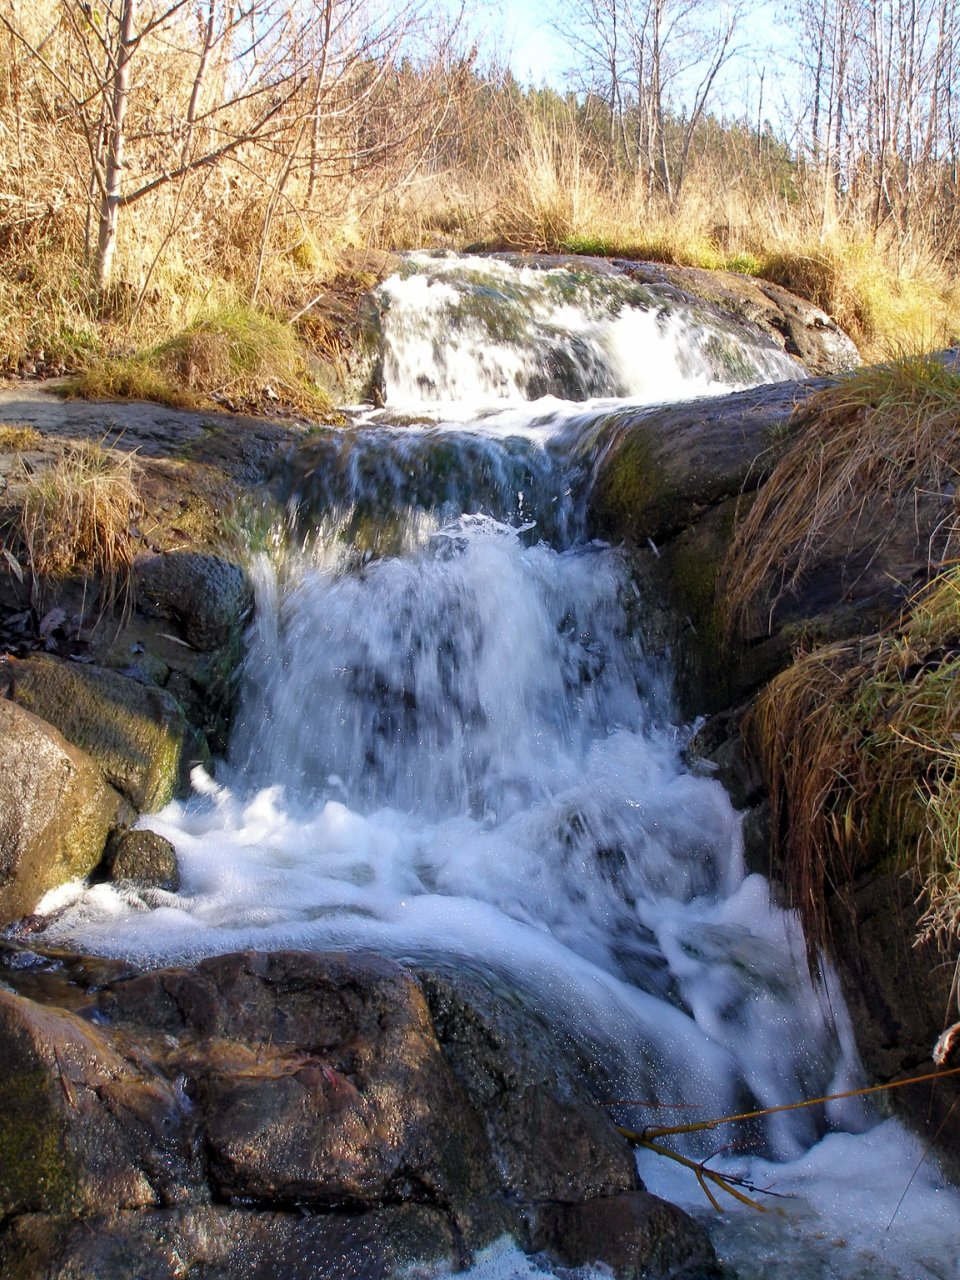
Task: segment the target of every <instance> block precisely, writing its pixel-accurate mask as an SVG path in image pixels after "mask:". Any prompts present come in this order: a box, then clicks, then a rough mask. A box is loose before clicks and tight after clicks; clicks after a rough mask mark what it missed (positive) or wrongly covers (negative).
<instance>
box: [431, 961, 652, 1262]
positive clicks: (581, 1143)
mask: <svg viewBox="0 0 960 1280" xmlns="http://www.w3.org/2000/svg"><path fill="white" fill-rule="evenodd" d="M420 979H421V982H422V983H423V986H424V990H425V992H426V995H427V1000H428V1002H429V1005H430V1009H431V1013H432V1015H433V1019H434V1024H435V1026H436V1029H437V1035H438V1037H439V1039H440V1043H441V1044H442V1045H443V1049H444V1052H445V1054H446V1056H447V1058H448V1059H449V1061H450V1064H451V1066H452V1067H453V1070H454V1072H455V1073H456V1075H457V1077H458V1078H459V1079H460V1081H461V1083H462V1084H463V1085H464V1087H465V1088H466V1090H467V1092H468V1093H469V1095H470V1097H471V1098H473V1099H474V1100H475V1101H476V1102H477V1104H478V1107H479V1112H480V1115H481V1116H482V1118H483V1124H484V1128H485V1129H486V1132H487V1136H488V1139H489V1141H490V1145H491V1147H492V1149H493V1150H494V1151H495V1152H496V1153H497V1163H498V1167H499V1171H500V1176H501V1178H502V1179H503V1181H504V1184H505V1185H506V1186H507V1188H508V1189H509V1190H510V1192H511V1193H512V1194H513V1195H515V1196H521V1197H523V1198H524V1199H528V1200H534V1201H558V1202H562V1203H571V1202H573V1203H576V1202H579V1201H582V1200H588V1199H592V1198H593V1197H596V1196H609V1195H613V1194H616V1193H617V1192H620V1191H632V1190H635V1189H637V1188H639V1186H640V1181H639V1178H638V1176H637V1170H636V1163H635V1161H634V1159H633V1155H632V1153H631V1152H630V1150H629V1149H628V1147H627V1146H626V1144H625V1143H624V1142H623V1141H622V1139H621V1138H620V1136H619V1135H618V1134H617V1133H616V1131H615V1130H614V1128H613V1127H612V1125H611V1124H610V1123H609V1121H608V1120H607V1118H606V1116H605V1115H604V1113H603V1112H602V1111H601V1110H600V1108H598V1107H597V1106H596V1105H595V1104H594V1103H593V1101H592V1099H591V1097H590V1094H589V1091H588V1088H587V1080H586V1074H585V1067H584V1066H581V1068H580V1069H579V1070H578V1068H577V1065H576V1064H577V1051H576V1049H575V1047H574V1046H572V1045H566V1046H564V1048H565V1050H566V1051H565V1052H558V1046H557V1041H556V1033H555V1032H552V1031H551V1030H550V1028H548V1027H547V1026H546V1025H545V1024H544V1023H543V1022H542V1021H541V1020H540V1018H539V1017H538V1015H537V1014H536V1013H535V1012H534V1011H533V1010H531V1009H529V1008H526V1007H525V1006H524V1004H523V1003H522V1001H521V1000H520V999H519V998H518V997H517V996H516V995H514V994H513V993H510V992H508V991H504V990H500V991H497V990H496V989H495V987H494V986H493V984H492V979H489V978H487V977H485V976H482V975H479V974H472V973H470V972H467V971H462V970H458V971H456V972H451V971H449V970H422V971H421V972H420ZM598 1256H599V1255H598Z"/></svg>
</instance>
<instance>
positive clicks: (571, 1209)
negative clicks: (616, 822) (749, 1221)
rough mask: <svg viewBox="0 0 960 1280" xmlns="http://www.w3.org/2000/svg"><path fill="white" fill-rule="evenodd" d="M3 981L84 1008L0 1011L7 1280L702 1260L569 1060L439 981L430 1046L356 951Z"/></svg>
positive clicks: (661, 1264)
mask: <svg viewBox="0 0 960 1280" xmlns="http://www.w3.org/2000/svg"><path fill="white" fill-rule="evenodd" d="M6 960H7V961H8V963H7V964H6V965H5V967H4V975H5V977H6V978H8V979H9V980H10V982H11V984H18V983H20V984H25V985H26V986H27V987H29V989H30V990H32V991H33V992H34V993H35V994H39V993H41V992H44V993H45V998H48V999H59V1000H61V1001H62V1000H63V999H64V998H65V991H66V989H67V988H68V987H69V986H70V984H71V983H73V984H75V983H76V982H78V981H79V982H83V983H87V984H89V983H91V982H95V983H97V985H98V988H99V989H98V990H96V991H94V992H90V993H87V994H86V1003H85V1004H82V1003H81V1004H80V1007H79V1009H78V1011H77V1012H75V1013H74V1012H69V1011H67V1010H66V1009H64V1008H63V1007H45V1006H43V1005H41V1004H39V1003H37V1002H36V1001H35V1000H34V999H28V998H26V997H25V996H24V995H20V994H15V993H14V992H12V991H7V992H2V991H0V1038H3V1040H4V1041H5V1042H9V1043H10V1044H11V1045H12V1046H13V1049H12V1051H11V1054H10V1055H8V1057H7V1064H8V1070H7V1073H6V1076H5V1079H4V1081H3V1082H0V1110H2V1111H3V1114H2V1115H0V1212H2V1213H5V1214H6V1221H5V1222H4V1224H3V1226H2V1228H0V1272H2V1274H4V1275H10V1276H12V1277H17V1276H28V1275H29V1276H30V1277H31V1278H33V1277H42V1276H50V1277H54V1276H56V1277H61V1276H64V1275H67V1274H70V1275H74V1276H77V1277H80V1276H89V1277H94V1276H97V1277H100V1276H102V1277H112V1276H114V1275H125V1274H129V1271H128V1270H124V1267H125V1266H126V1265H127V1264H126V1263H124V1261H123V1259H124V1258H126V1259H127V1260H129V1258H130V1256H131V1252H132V1254H133V1255H135V1256H136V1258H137V1268H138V1270H137V1274H138V1276H144V1277H154V1276H156V1277H168V1276H169V1277H171V1280H172V1277H174V1276H179V1275H183V1274H185V1269H186V1270H190V1269H191V1268H196V1270H197V1273H198V1274H199V1273H200V1271H202V1272H203V1274H205V1275H216V1276H218V1277H220V1278H221V1280H233V1278H234V1277H236V1278H237V1280H240V1278H241V1277H243V1280H247V1277H249V1276H262V1277H263V1278H264V1280H267V1278H268V1277H270V1278H271V1280H272V1277H274V1276H277V1275H283V1276H285V1277H297V1276H301V1275H302V1276H303V1277H304V1278H306V1277H308V1276H309V1277H315V1276H318V1275H330V1276H336V1277H337V1280H345V1278H346V1277H353V1276H356V1277H358V1280H359V1278H360V1277H363V1278H364V1280H366V1277H370V1276H382V1277H384V1280H386V1278H387V1277H392V1276H395V1275H397V1274H399V1272H400V1271H401V1270H402V1269H403V1268H404V1267H405V1266H407V1265H409V1264H411V1263H414V1262H416V1263H427V1264H431V1265H434V1264H437V1263H443V1264H445V1265H446V1266H452V1267H456V1268H459V1267H462V1266H463V1265H465V1264H466V1263H467V1262H468V1261H469V1259H470V1256H471V1253H472V1251H474V1250H475V1249H477V1248H479V1247H481V1246H482V1245H485V1244H487V1243H490V1242H491V1241H492V1240H494V1239H496V1238H497V1237H499V1236H501V1235H503V1234H504V1233H510V1234H512V1235H513V1236H514V1237H515V1238H516V1239H517V1240H518V1242H519V1243H520V1244H521V1245H522V1246H524V1247H527V1248H536V1249H545V1250H547V1251H548V1252H550V1253H551V1254H552V1255H553V1256H554V1257H556V1258H558V1259H561V1260H564V1261H570V1260H573V1259H575V1258H579V1257H581V1256H582V1257H583V1258H584V1259H585V1260H586V1259H589V1261H591V1262H596V1261H603V1262H607V1263H608V1264H609V1265H610V1266H611V1267H612V1268H613V1271H614V1274H615V1275H617V1276H620V1277H623V1278H624V1280H626V1277H633V1276H635V1275H639V1274H641V1272H642V1274H644V1275H650V1276H652V1277H655V1276H661V1275H662V1276H667V1275H677V1274H685V1273H683V1272H682V1271H681V1270H679V1268H680V1267H681V1266H682V1265H683V1263H684V1262H685V1261H687V1262H690V1261H697V1262H699V1261H700V1260H702V1259H704V1258H706V1260H707V1262H709V1260H710V1258H711V1257H712V1255H711V1254H710V1251H709V1246H708V1245H707V1246H705V1245H704V1242H703V1240H702V1237H701V1235H700V1233H699V1230H698V1229H697V1228H696V1227H694V1226H693V1224H689V1230H688V1232H687V1235H686V1237H684V1236H683V1233H682V1231H681V1229H680V1225H679V1224H680V1223H681V1222H684V1221H686V1219H685V1216H684V1215H683V1214H682V1213H681V1212H680V1211H679V1210H674V1209H672V1208H671V1207H670V1206H665V1205H662V1204H661V1203H660V1202H659V1201H657V1200H655V1199H654V1198H653V1197H651V1196H648V1195H646V1193H645V1192H643V1191H642V1189H641V1187H640V1184H639V1182H638V1179H637V1175H636V1170H635V1165H634V1162H633V1159H632V1156H631V1153H630V1151H629V1150H628V1148H627V1146H626V1144H625V1143H624V1141H623V1140H622V1138H620V1137H619V1135H618V1134H617V1133H616V1132H615V1130H614V1129H613V1127H612V1124H611V1122H610V1121H609V1119H608V1118H607V1116H606V1115H605V1113H604V1112H603V1111H602V1110H601V1109H599V1108H598V1107H596V1106H595V1105H593V1104H592V1103H591V1102H590V1100H589V1097H588V1095H587V1091H586V1085H585V1081H584V1079H583V1078H582V1067H581V1065H580V1064H577V1063H575V1064H574V1065H573V1066H570V1067H565V1066H564V1065H563V1064H562V1062H561V1060H560V1059H561V1057H562V1054H560V1053H558V1052H557V1048H556V1046H555V1045H553V1046H551V1041H550V1036H549V1031H548V1029H547V1028H546V1027H545V1026H543V1025H541V1024H540V1023H539V1022H538V1021H537V1019H536V1018H533V1019H532V1020H531V1021H528V1020H527V1018H526V1017H525V1013H524V1008H523V1004H522V1002H517V1001H515V1002H513V1003H511V1002H510V1001H509V999H506V998H505V997H504V993H503V992H500V991H499V990H497V989H495V988H494V986H491V985H490V984H486V985H485V984H484V983H483V982H482V981H480V980H479V978H475V977H469V975H468V979H469V980H468V981H467V983H466V985H461V986H458V984H457V983H456V981H454V980H453V979H452V978H451V977H449V976H443V975H441V976H440V977H436V978H435V980H434V981H433V982H432V985H431V1003H432V1004H433V1005H434V1007H435V1009H436V1011H437V1013H436V1017H437V1026H436V1027H435V1025H434V1022H433V1019H432V1017H431V1013H430V1009H429V1007H428V1004H427V1001H426V1000H425V998H424V993H423V990H422V988H421V986H420V985H419V984H418V983H417V982H416V981H415V980H414V978H413V977H412V976H411V975H410V974H408V973H406V972H404V971H403V970H402V969H400V968H399V967H398V966H397V965H395V964H393V963H391V962H389V961H386V960H382V959H379V958H377V957H373V956H356V955H353V956H347V955H337V954H328V955H316V954H305V953H275V954H269V955H264V954H259V953H247V954H243V955H235V956H225V957H219V958H216V959H211V960H206V961H203V962H202V963H201V964H199V965H197V966H196V968H193V969H168V970H160V971H154V972H149V973H140V974H135V975H129V974H128V973H124V972H123V971H120V970H118V969H117V968H116V967H114V968H113V969H112V970H111V968H110V967H109V966H108V967H107V968H106V969H104V968H103V967H102V966H100V967H99V968H98V967H97V966H95V965H94V966H90V965H81V964H78V962H77V961H76V960H75V959H74V960H69V961H66V960H57V958H56V957H55V956H51V957H50V958H48V959H47V960H44V958H43V957H42V956H40V955H39V953H37V952H32V951H29V950H27V949H21V950H17V951H11V952H10V954H9V955H7V956H6ZM58 992H59V995H58V994H57V993H58ZM474 999H475V1000H476V1001H477V1008H476V1009H473V1008H472V1007H471V1002H472V1001H473V1000H474ZM91 1001H92V1002H91ZM438 1031H439V1033H440V1038H438V1034H437V1033H438ZM441 1039H442V1043H441ZM591 1205H593V1206H594V1207H595V1212H594V1213H592V1214H591V1213H589V1212H587V1213H586V1214H585V1215H581V1214H580V1210H581V1209H585V1208H589V1206H591ZM702 1274H703V1275H709V1274H711V1273H710V1272H709V1271H708V1270H704V1271H703V1272H702Z"/></svg>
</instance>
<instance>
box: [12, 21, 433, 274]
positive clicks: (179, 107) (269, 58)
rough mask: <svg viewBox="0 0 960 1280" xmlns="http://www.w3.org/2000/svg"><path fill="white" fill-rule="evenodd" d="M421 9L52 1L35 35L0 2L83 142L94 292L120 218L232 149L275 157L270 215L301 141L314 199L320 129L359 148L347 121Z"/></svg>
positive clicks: (366, 100) (358, 111)
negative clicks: (348, 137) (276, 165)
mask: <svg viewBox="0 0 960 1280" xmlns="http://www.w3.org/2000/svg"><path fill="white" fill-rule="evenodd" d="M416 17H417V13H416V9H415V7H414V4H413V3H409V4H406V5H402V4H401V5H399V6H397V7H395V8H393V9H391V10H390V11H389V13H384V12H383V11H382V10H379V9H375V8H373V7H372V6H371V5H369V4H367V3H366V0H320V2H319V3H314V2H313V0H201V3H200V4H199V5H198V6H195V5H194V4H193V3H190V2H188V0H159V2H158V0H92V2H89V3H88V0H55V3H54V4H53V6H52V11H51V13H50V15H49V19H48V26H47V29H46V30H45V31H44V30H40V31H38V30H37V27H36V23H35V22H34V23H30V24H28V23H26V22H24V21H23V20H22V19H21V17H20V16H19V15H18V11H17V8H16V6H15V5H14V4H13V3H10V2H9V0H8V3H6V4H2V3H0V23H2V25H3V27H5V28H6V30H7V32H8V33H9V35H10V36H11V37H12V39H13V41H14V42H15V47H17V48H18V49H19V51H20V54H21V56H23V57H25V58H28V59H30V60H31V61H32V63H33V65H34V66H35V68H38V69H39V70H40V71H41V72H42V75H43V76H44V77H45V78H46V80H47V82H48V84H49V85H50V87H51V89H52V95H51V96H52V97H53V98H55V99H56V101H57V102H58V103H59V104H60V107H59V109H60V111H61V113H64V114H68V116H69V121H72V122H73V124H74V125H75V127H77V128H79V130H80V132H81V134H82V137H83V139H84V142H85V147H86V152H87V155H88V159H89V183H88V191H89V201H90V210H91V213H92V214H93V221H94V222H95V224H96V227H97V235H96V245H95V248H94V247H93V245H92V236H91V237H89V240H90V242H91V246H90V259H91V270H92V277H93V282H94V285H95V287H96V291H97V293H98V295H99V296H100V297H101V298H102V297H103V296H104V293H105V291H106V290H107V287H108V285H109V283H110V280H111V275H112V271H113V264H114V260H115V253H116V246H117V237H118V228H119V225H120V219H121V215H122V213H123V212H124V211H126V210H129V209H131V208H132V207H133V206H135V205H138V204H139V203H140V202H142V201H144V200H145V199H146V198H147V197H149V196H151V195H153V194H154V193H155V192H157V191H158V190H160V189H161V188H163V187H165V186H168V185H169V184H171V183H177V182H183V181H184V180H185V179H187V178H188V177H190V176H191V175H203V174H209V173H210V172H211V171H213V170H214V169H215V168H216V167H217V166H219V165H220V164H221V163H222V162H223V161H225V160H226V159H227V158H228V157H239V156H241V155H243V154H246V153H248V152H249V151H250V149H251V148H252V147H253V148H259V149H261V150H264V149H266V150H269V149H274V150H275V151H276V152H277V154H278V157H279V158H280V163H279V175H278V176H277V177H276V178H275V179H274V185H273V189H272V192H271V195H270V199H269V200H268V203H267V208H268V213H267V218H268V220H269V219H270V218H272V216H273V211H274V210H275V209H276V207H277V205H278V203H279V202H280V200H281V199H282V198H283V193H284V189H285V187H286V185H287V182H288V180H289V178H290V175H291V173H293V172H299V169H300V167H301V164H302V162H303V161H302V153H303V149H304V145H305V144H306V145H307V147H308V151H309V159H308V166H309V178H308V183H307V199H308V200H309V199H312V198H313V196H314V194H315V191H316V187H317V183H318V181H319V178H320V174H321V169H322V165H321V153H322V150H323V145H324V135H325V129H326V134H327V135H330V134H335V135H336V137H337V150H338V151H339V153H340V154H341V155H342V154H343V152H344V149H345V148H344V146H343V138H344V135H345V133H346V132H347V130H346V129H345V122H346V121H347V119H348V118H349V119H350V121H351V126H350V128H351V131H352V135H353V138H354V143H355V149H357V148H356V138H357V124H356V122H357V121H358V120H360V119H361V118H362V117H363V116H364V114H365V113H366V111H367V110H368V109H369V104H370V102H371V100H372V99H373V98H374V97H375V95H376V93H377V90H378V87H379V86H380V85H381V84H382V82H383V80H384V78H385V77H387V76H388V75H389V71H390V68H391V67H392V66H393V64H394V62H395V60H396V58H397V57H398V55H399V53H400V50H401V48H402V47H403V45H404V42H405V41H406V40H407V39H408V37H409V36H410V33H411V31H412V29H413V26H414V21H415V18H416ZM64 108H65V109H66V111H65V112H64ZM364 145H365V144H364ZM346 149H347V150H349V147H347V148H346ZM261 265H262V263H261ZM259 274H260V272H259V267H258V270H257V272H256V275H257V278H258V279H259Z"/></svg>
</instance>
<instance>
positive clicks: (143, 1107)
mask: <svg viewBox="0 0 960 1280" xmlns="http://www.w3.org/2000/svg"><path fill="white" fill-rule="evenodd" d="M0 1043H2V1044H3V1046H4V1069H3V1072H2V1074H0V1213H2V1214H3V1215H9V1214H19V1213H25V1212H48V1213H71V1214H83V1215H88V1214H95V1215H96V1214H105V1213H109V1212H113V1211H114V1210H116V1209H118V1208H141V1207H144V1206H147V1205H155V1204H161V1203H168V1204H169V1203H177V1202H178V1201H182V1200H184V1199H185V1198H187V1197H188V1196H189V1195H190V1194H191V1192H192V1193H193V1194H194V1195H196V1194H197V1193H198V1189H199V1182H198V1177H197V1163H196V1159H195V1156H194V1152H193V1148H192V1146H191V1144H190V1141H189V1139H188V1136H187V1133H186V1131H185V1123H184V1115H183V1111H182V1108H181V1107H180V1106H179V1104H178V1100H177V1097H176V1093H175V1090H174V1088H173V1087H172V1086H171V1085H170V1084H168V1083H167V1082H166V1081H164V1080H162V1079H160V1078H158V1077H157V1076H156V1075H154V1074H153V1073H152V1072H150V1071H147V1072H146V1073H142V1072H140V1071H138V1070H136V1069H135V1067H134V1066H133V1065H132V1064H131V1063H130V1061H128V1060H127V1059H125V1058H123V1057H122V1056H121V1055H120V1054H119V1053H117V1051H116V1050H115V1048H113V1047H112V1046H111V1045H110V1044H109V1042H108V1040H107V1038H106V1037H105V1036H104V1035H103V1034H102V1033H101V1032H100V1031H99V1030H98V1029H97V1028H96V1027H94V1026H92V1025H91V1024H90V1023H88V1022H85V1021H84V1020H83V1019H81V1018H79V1017H77V1016H76V1015H75V1014H72V1013H69V1012H67V1011H65V1010H63V1009H50V1008H45V1007H43V1006H42V1005H39V1004H36V1003H34V1002H33V1001H32V1000H28V999H25V998H24V997H22V996H18V995H15V994H13V993H11V992H9V991H3V990H0Z"/></svg>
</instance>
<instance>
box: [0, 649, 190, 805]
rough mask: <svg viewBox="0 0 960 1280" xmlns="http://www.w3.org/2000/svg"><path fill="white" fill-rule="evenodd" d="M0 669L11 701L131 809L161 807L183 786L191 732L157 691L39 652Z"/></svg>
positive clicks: (176, 706) (163, 693) (178, 708)
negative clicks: (88, 759)
mask: <svg viewBox="0 0 960 1280" xmlns="http://www.w3.org/2000/svg"><path fill="white" fill-rule="evenodd" d="M5 665H6V669H7V672H8V674H9V677H10V689H9V696H10V697H11V698H12V699H13V701H15V702H16V703H17V704H18V706H21V707H23V708H24V709H25V710H28V711H32V712H33V713H34V714H35V715H38V716H40V717H42V718H43V719H44V720H47V721H48V722H49V723H50V724H52V725H55V726H56V728H57V729H59V730H60V732H61V733H62V734H63V736H64V737H65V738H66V739H67V740H68V741H69V742H72V743H73V744H74V745H75V746H78V747H80V748H81V749H82V750H84V751H86V752H87V753H88V754H89V755H90V756H92V757H93V759H94V760H95V761H96V762H97V764H98V765H99V766H100V768H101V769H102V771H103V773H104V775H105V776H106V778H107V779H108V780H109V781H110V782H111V783H112V784H113V786H115V787H116V788H117V790H118V791H121V792H122V793H123V794H124V795H125V796H127V798H128V799H129V800H130V801H131V803H132V804H133V805H134V806H135V807H136V809H137V810H139V811H141V812H147V811H150V810H153V809H159V808H161V807H162V806H163V805H165V804H166V803H167V801H168V800H170V799H171V798H172V796H173V795H174V793H175V792H176V790H177V788H178V786H180V785H181V783H182V782H183V781H185V775H186V773H187V771H188V768H189V764H190V758H189V747H190V744H191V742H192V734H191V732H190V730H189V727H188V725H187V721H186V717H185V716H184V713H183V709H182V707H181V706H180V704H179V703H178V702H177V700H176V699H175V698H173V697H172V696H171V695H170V694H169V693H167V692H166V691H165V690H163V689H156V688H152V687H150V686H146V685H142V684H139V683H138V682H137V681H136V680H130V679H128V678H127V677H126V676H121V675H119V674H118V673H117V672H115V671H108V670H105V669H104V668H102V667H95V666H91V665H80V664H76V663H70V662H63V661H61V660H60V659H58V658H53V657H50V656H49V655H47V654H34V655H32V656H31V657H29V658H22V659H18V658H12V659H8V660H7V662H6V664H5Z"/></svg>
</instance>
